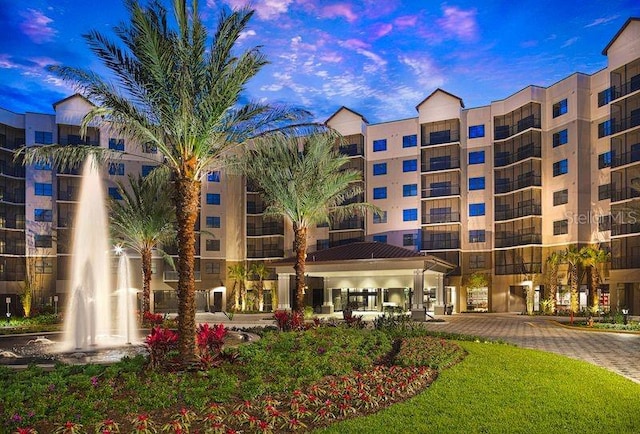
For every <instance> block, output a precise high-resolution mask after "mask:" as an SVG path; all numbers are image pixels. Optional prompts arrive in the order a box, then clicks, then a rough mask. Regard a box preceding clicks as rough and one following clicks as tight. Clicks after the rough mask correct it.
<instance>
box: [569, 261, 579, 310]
mask: <svg viewBox="0 0 640 434" xmlns="http://www.w3.org/2000/svg"><path fill="white" fill-rule="evenodd" d="M570 275H571V306H570V307H571V313H577V312H578V308H579V304H578V303H579V300H578V267H577V266H576V265H572V266H571V272H570ZM572 322H573V321H572Z"/></svg>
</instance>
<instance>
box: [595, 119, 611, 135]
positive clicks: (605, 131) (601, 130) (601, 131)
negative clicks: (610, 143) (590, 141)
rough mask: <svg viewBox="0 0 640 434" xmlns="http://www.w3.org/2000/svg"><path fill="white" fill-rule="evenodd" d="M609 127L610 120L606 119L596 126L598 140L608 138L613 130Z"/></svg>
mask: <svg viewBox="0 0 640 434" xmlns="http://www.w3.org/2000/svg"><path fill="white" fill-rule="evenodd" d="M611 126H612V124H611V119H608V120H606V121H604V122H603V123H601V124H600V125H598V138H602V137H605V136H610V135H611V134H612V133H613V128H612V127H611Z"/></svg>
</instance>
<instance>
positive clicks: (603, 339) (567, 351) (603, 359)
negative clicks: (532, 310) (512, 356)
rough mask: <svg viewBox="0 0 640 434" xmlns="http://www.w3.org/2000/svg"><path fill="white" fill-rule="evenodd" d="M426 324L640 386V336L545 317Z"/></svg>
mask: <svg viewBox="0 0 640 434" xmlns="http://www.w3.org/2000/svg"><path fill="white" fill-rule="evenodd" d="M442 318H444V319H445V320H446V322H444V323H435V322H430V323H427V327H428V328H429V329H431V330H443V331H447V332H454V333H462V334H467V335H474V336H480V337H485V338H490V339H501V340H503V341H505V342H510V343H513V344H516V345H518V346H520V347H525V348H534V349H538V350H543V351H550V352H552V353H557V354H561V355H563V356H568V357H572V358H574V359H580V360H584V361H587V362H589V363H593V364H595V365H598V366H602V367H603V368H607V369H609V370H611V371H613V372H616V373H618V374H620V375H623V376H625V377H627V378H629V379H631V380H633V381H635V382H637V383H640V334H626V333H609V332H594V331H581V330H574V329H569V328H566V327H562V326H560V325H559V324H558V323H556V322H554V321H552V320H550V319H549V318H545V317H535V316H534V317H529V316H524V315H515V314H460V315H454V316H446V317H442Z"/></svg>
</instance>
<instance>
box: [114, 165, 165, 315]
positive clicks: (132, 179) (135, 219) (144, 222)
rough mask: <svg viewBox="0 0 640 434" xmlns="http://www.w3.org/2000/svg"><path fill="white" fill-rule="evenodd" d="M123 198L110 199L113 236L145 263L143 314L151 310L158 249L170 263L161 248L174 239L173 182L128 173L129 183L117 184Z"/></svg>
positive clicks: (143, 272) (143, 265)
mask: <svg viewBox="0 0 640 434" xmlns="http://www.w3.org/2000/svg"><path fill="white" fill-rule="evenodd" d="M117 185H118V190H119V192H120V197H121V198H122V199H120V200H116V199H113V198H112V199H110V201H109V220H110V228H111V235H112V237H113V239H114V241H115V242H116V243H119V244H120V245H121V246H122V247H125V248H129V249H131V250H133V251H135V252H137V253H138V254H140V259H141V262H142V314H143V315H144V313H146V312H149V311H150V299H151V297H150V296H151V258H152V254H153V250H154V249H156V250H157V251H158V252H159V253H160V254H161V255H162V256H163V257H164V258H165V260H167V261H169V263H170V264H171V265H173V264H172V262H173V261H171V258H170V256H169V255H167V254H165V252H164V251H163V250H162V249H161V246H162V245H165V244H167V243H173V242H175V236H176V230H175V220H176V218H175V215H176V214H175V207H174V205H173V201H172V200H171V189H170V188H169V187H170V184H168V182H167V181H166V180H162V179H161V178H160V177H158V176H153V177H152V176H148V177H144V178H143V177H140V176H133V175H129V182H128V185H125V184H123V183H121V182H118V183H117Z"/></svg>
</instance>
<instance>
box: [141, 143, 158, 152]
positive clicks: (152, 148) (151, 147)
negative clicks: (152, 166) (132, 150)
mask: <svg viewBox="0 0 640 434" xmlns="http://www.w3.org/2000/svg"><path fill="white" fill-rule="evenodd" d="M142 152H143V153H145V154H157V153H158V146H157V145H156V144H155V143H152V142H147V143H144V144H143V145H142Z"/></svg>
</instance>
